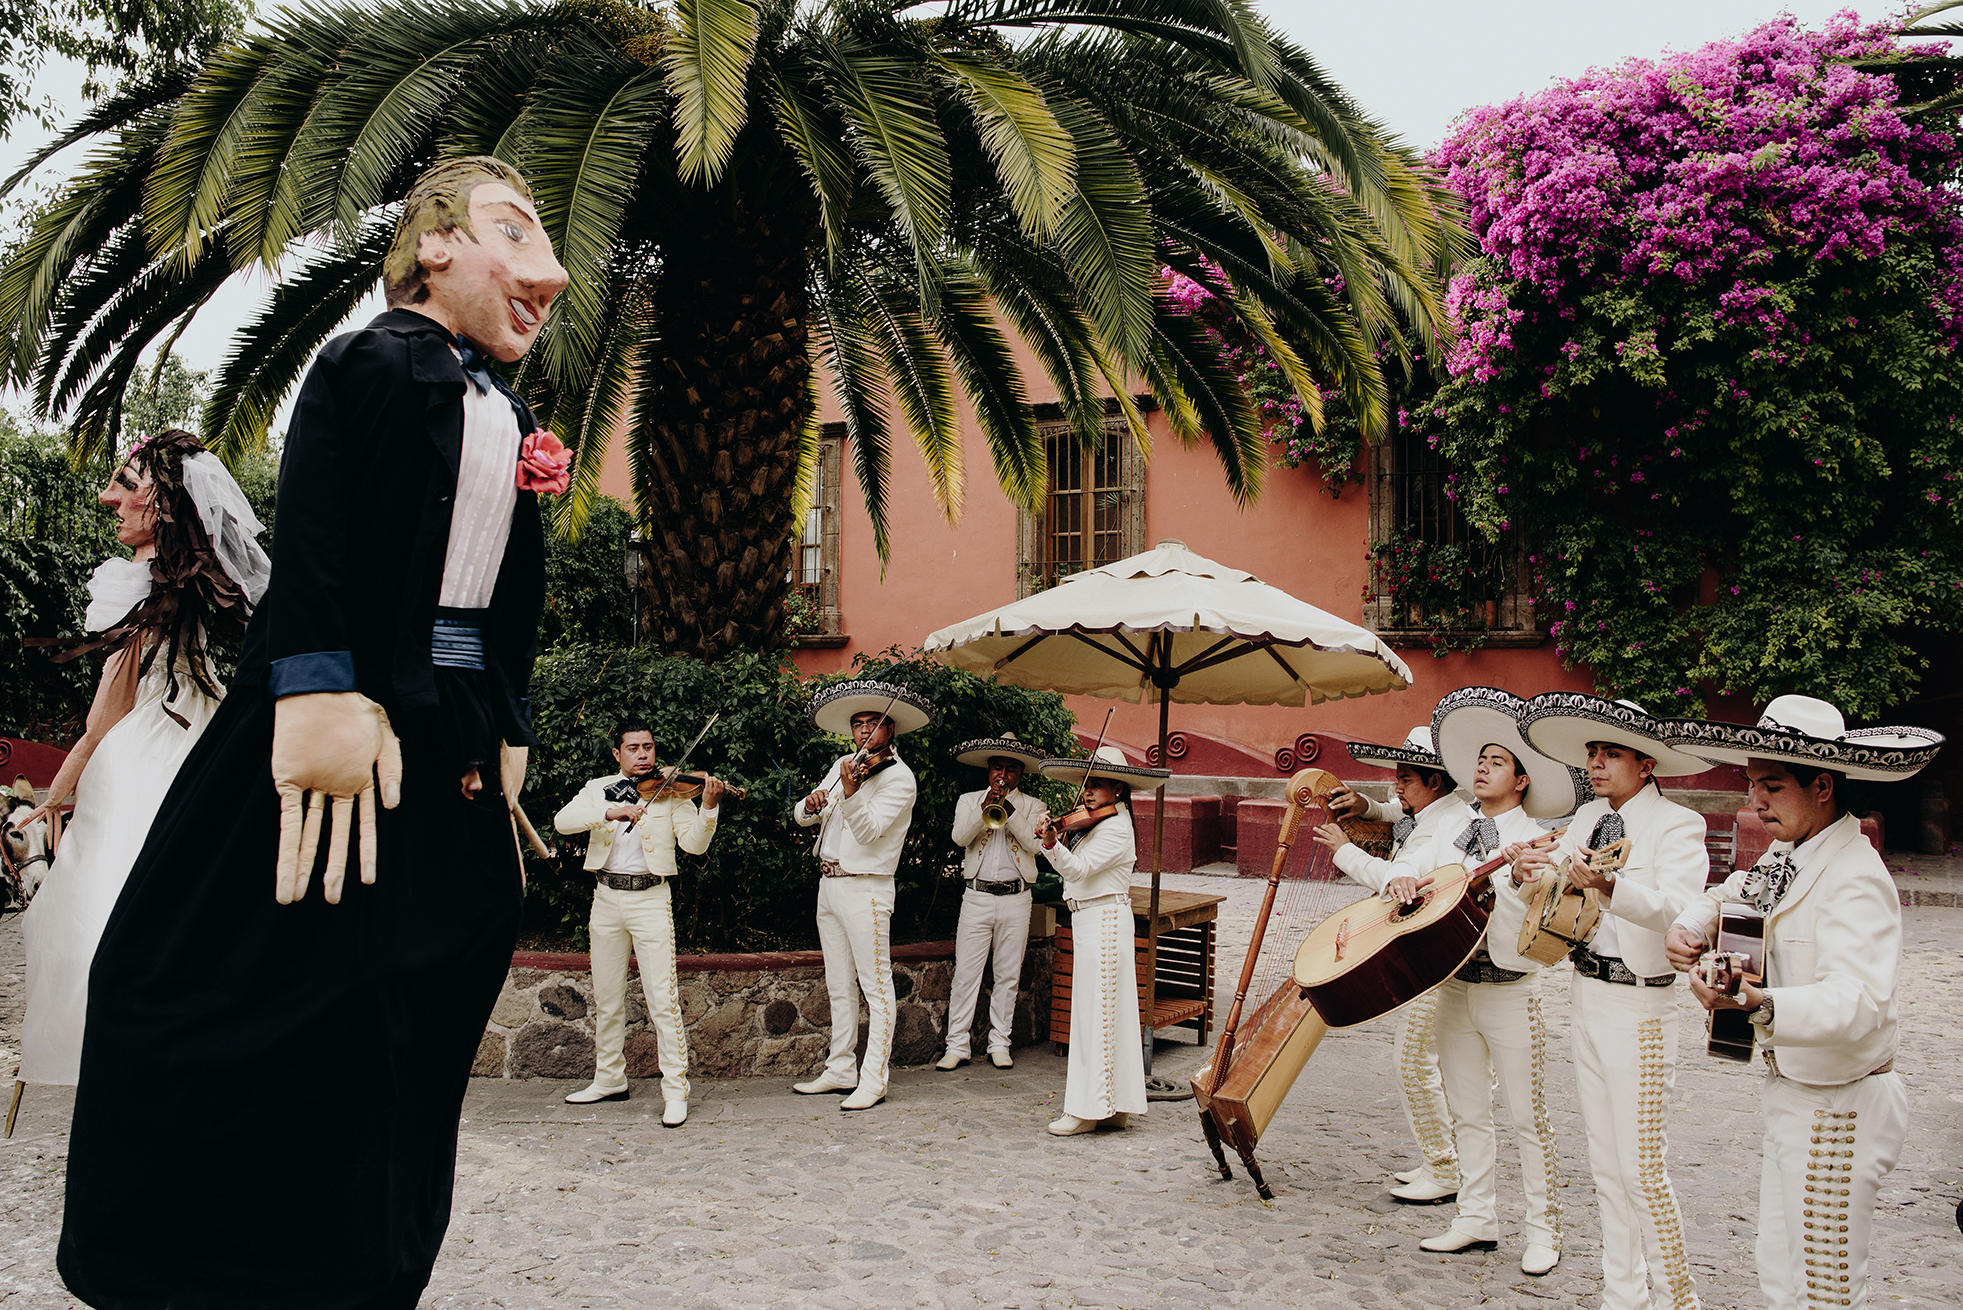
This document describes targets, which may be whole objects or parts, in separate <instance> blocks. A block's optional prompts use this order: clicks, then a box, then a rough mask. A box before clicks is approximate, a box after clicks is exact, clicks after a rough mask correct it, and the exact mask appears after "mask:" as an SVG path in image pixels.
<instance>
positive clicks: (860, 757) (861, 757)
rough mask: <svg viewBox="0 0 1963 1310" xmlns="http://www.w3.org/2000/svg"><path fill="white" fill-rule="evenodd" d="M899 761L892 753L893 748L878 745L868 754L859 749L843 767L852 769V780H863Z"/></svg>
mask: <svg viewBox="0 0 1963 1310" xmlns="http://www.w3.org/2000/svg"><path fill="white" fill-rule="evenodd" d="M899 762H900V757H899V756H897V755H895V754H894V753H893V748H892V747H891V746H890V745H889V746H882V747H880V748H879V749H878V750H876V751H874V752H873V753H872V754H870V755H868V754H866V752H864V751H860V752H859V753H858V754H857V755H854V756H853V757H852V762H851V763H850V764H848V765H846V766H845V767H846V768H848V769H851V770H852V778H853V781H854V782H864V781H865V780H866V779H867V778H870V777H872V775H873V774H875V773H878V772H879V771H880V770H881V769H890V768H892V767H893V766H894V765H895V764H898V763H899Z"/></svg>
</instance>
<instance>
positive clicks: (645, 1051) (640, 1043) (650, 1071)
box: [622, 1029, 661, 1078]
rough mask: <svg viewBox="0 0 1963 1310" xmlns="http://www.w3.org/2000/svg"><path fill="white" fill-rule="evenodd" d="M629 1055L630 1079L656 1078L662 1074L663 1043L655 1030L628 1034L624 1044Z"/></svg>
mask: <svg viewBox="0 0 1963 1310" xmlns="http://www.w3.org/2000/svg"><path fill="white" fill-rule="evenodd" d="M622 1046H623V1049H624V1050H625V1052H626V1055H627V1076H628V1077H629V1078H656V1077H659V1076H660V1074H661V1043H660V1042H659V1041H658V1040H657V1039H656V1038H655V1035H654V1032H653V1030H651V1029H650V1030H647V1031H644V1032H638V1033H629V1034H627V1040H626V1041H625V1042H624V1043H622Z"/></svg>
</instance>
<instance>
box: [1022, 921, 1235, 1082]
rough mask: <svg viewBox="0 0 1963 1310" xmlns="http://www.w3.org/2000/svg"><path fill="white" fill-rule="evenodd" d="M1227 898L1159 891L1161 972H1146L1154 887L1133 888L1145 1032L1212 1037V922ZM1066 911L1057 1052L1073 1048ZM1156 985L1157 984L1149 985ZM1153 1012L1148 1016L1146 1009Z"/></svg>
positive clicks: (1053, 1001) (1053, 1037)
mask: <svg viewBox="0 0 1963 1310" xmlns="http://www.w3.org/2000/svg"><path fill="white" fill-rule="evenodd" d="M1226 899H1227V898H1226V897H1225V896H1207V895H1204V894H1202V893H1199V892H1169V891H1161V892H1160V893H1159V924H1158V928H1159V949H1158V959H1157V963H1158V974H1157V977H1156V978H1154V977H1153V976H1152V975H1151V974H1150V973H1148V972H1147V968H1148V964H1147V962H1148V960H1150V959H1151V956H1152V952H1151V948H1150V942H1151V921H1150V917H1149V916H1150V912H1151V900H1152V889H1151V888H1149V887H1133V888H1132V889H1131V912H1132V949H1133V951H1134V953H1135V955H1136V958H1137V961H1138V1004H1139V1016H1138V1018H1139V1025H1140V1026H1141V1027H1143V1028H1146V1029H1152V1028H1175V1027H1184V1028H1189V1029H1191V1030H1193V1032H1194V1033H1195V1035H1196V1040H1197V1041H1198V1042H1199V1044H1200V1045H1201V1046H1205V1045H1206V1043H1207V1040H1208V1039H1209V1038H1210V1037H1212V1035H1213V955H1214V937H1213V930H1214V923H1215V921H1216V920H1218V919H1219V917H1220V905H1221V903H1222V902H1223V901H1225V900H1226ZM1068 913H1069V912H1068V911H1067V910H1060V911H1058V918H1057V929H1056V966H1055V972H1054V973H1053V975H1052V977H1051V980H1050V1041H1051V1043H1052V1044H1053V1047H1054V1049H1055V1050H1056V1052H1057V1053H1058V1054H1062V1053H1063V1051H1064V1050H1065V1049H1067V1048H1068V1047H1069V1045H1070V994H1071V980H1070V973H1071V966H1072V964H1073V963H1074V952H1073V948H1072V939H1071V935H1070V925H1069V923H1068V922H1067V921H1066V916H1067V915H1068ZM1154 983H1156V986H1153V985H1151V984H1154ZM1147 1005H1150V1006H1151V1007H1152V1012H1151V1013H1150V1014H1147V1013H1146V1011H1145V1007H1146V1006H1147Z"/></svg>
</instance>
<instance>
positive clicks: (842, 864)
mask: <svg viewBox="0 0 1963 1310" xmlns="http://www.w3.org/2000/svg"><path fill="white" fill-rule="evenodd" d="M807 717H808V718H809V719H810V721H811V723H812V724H814V725H815V726H816V727H818V728H820V729H822V730H823V731H825V732H829V733H832V734H834V735H836V736H840V737H844V736H850V737H851V739H852V741H853V743H854V744H855V745H856V746H857V747H858V749H857V750H856V751H854V752H853V753H852V754H850V755H842V756H840V757H839V758H838V760H837V762H836V763H834V764H833V765H832V767H831V769H830V771H828V772H827V773H826V774H825V777H824V780H823V781H822V782H820V783H819V785H818V786H817V787H816V788H815V789H814V790H813V791H812V792H811V794H810V795H809V796H806V797H804V798H803V799H802V800H799V801H797V802H795V803H793V804H792V806H791V817H792V818H793V819H794V820H795V821H796V822H797V824H798V826H799V827H803V828H809V827H811V826H813V825H814V824H815V825H818V872H819V874H820V875H821V876H820V878H819V880H818V944H819V945H820V946H821V947H822V948H823V949H824V953H825V990H826V991H827V992H828V993H829V994H830V997H831V1006H832V1044H831V1051H830V1053H829V1055H828V1056H827V1058H826V1061H825V1067H824V1068H823V1069H822V1070H821V1071H820V1072H819V1074H818V1076H817V1077H816V1078H812V1079H808V1080H807V1081H805V1082H801V1083H794V1084H792V1086H791V1090H792V1091H794V1092H796V1093H797V1094H798V1095H800V1096H817V1095H821V1094H823V1093H826V1092H844V1093H847V1095H846V1097H845V1099H844V1100H842V1101H840V1102H839V1106H838V1108H839V1109H841V1110H870V1109H872V1107H873V1106H875V1105H878V1104H879V1103H880V1102H881V1101H883V1100H885V1099H886V1061H887V1057H888V1055H889V1054H890V1053H891V1051H892V1047H893V1021H894V1017H895V1012H896V1011H897V1010H898V1008H899V1001H898V999H897V998H896V997H895V996H894V994H893V956H892V952H891V950H890V947H889V941H890V935H891V932H892V924H893V874H894V871H895V870H897V869H898V868H899V867H900V851H901V848H902V847H904V846H905V845H906V839H907V829H908V827H910V826H911V825H912V823H913V802H914V798H915V796H917V795H918V794H919V784H918V783H917V782H916V781H915V780H914V776H913V770H912V769H910V768H908V767H907V763H906V761H905V760H903V759H901V758H900V752H899V747H898V745H897V743H896V741H895V738H897V737H899V736H901V735H902V734H904V733H908V732H913V731H915V730H917V729H920V728H924V727H926V726H927V725H928V724H929V723H932V722H933V721H934V705H933V702H932V701H929V700H928V699H927V698H926V697H924V696H921V695H920V694H919V693H917V692H912V691H908V690H907V689H906V688H905V687H900V686H895V685H894V684H892V683H890V682H876V681H874V680H872V679H870V678H854V679H852V680H850V681H847V682H840V683H836V684H834V685H833V686H830V687H827V688H825V689H824V690H823V691H821V692H819V693H818V694H817V695H816V696H814V697H812V700H811V709H810V711H809V713H808V715H807ZM860 992H864V993H865V997H866V1008H867V1009H868V1011H870V1013H871V1018H872V1022H871V1023H870V1024H869V1025H868V1028H867V1032H866V1058H865V1060H864V1062H863V1063H861V1062H860V1061H859V1059H858V1058H857V1055H856V1051H857V1049H858V1045H859V993H860Z"/></svg>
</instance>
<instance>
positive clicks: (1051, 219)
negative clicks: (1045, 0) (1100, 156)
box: [934, 51, 1077, 237]
mask: <svg viewBox="0 0 1963 1310" xmlns="http://www.w3.org/2000/svg"><path fill="white" fill-rule="evenodd" d="M934 60H935V63H936V64H937V65H938V66H939V67H940V68H941V70H942V71H943V72H945V73H946V74H947V75H948V76H949V77H950V78H951V79H953V81H954V82H955V83H956V85H958V86H959V87H960V89H961V92H962V95H963V96H964V98H965V99H966V100H967V102H968V107H969V109H970V110H971V111H972V112H973V113H974V115H975V123H976V126H977V127H978V128H979V130H980V136H981V143H982V149H984V150H986V151H987V152H988V157H989V159H990V161H991V162H992V163H993V164H994V165H995V172H996V175H997V176H998V177H1000V178H1001V180H1002V188H1003V190H1004V191H1005V192H1006V193H1007V195H1008V198H1009V204H1010V207H1011V208H1012V209H1013V210H1014V211H1015V215H1016V220H1017V221H1018V222H1019V223H1021V224H1022V228H1023V230H1024V231H1025V232H1028V233H1030V234H1031V235H1033V236H1040V237H1047V236H1049V235H1050V234H1051V233H1052V232H1054V231H1055V230H1056V228H1057V225H1058V224H1059V223H1060V222H1061V221H1062V218H1063V208H1064V206H1065V205H1066V204H1068V203H1069V200H1070V194H1071V183H1072V180H1073V176H1074V174H1075V172H1076V164H1077V149H1076V142H1075V141H1073V140H1072V138H1071V136H1070V133H1068V132H1066V131H1064V130H1063V126H1062V125H1061V124H1060V123H1058V122H1057V120H1056V115H1054V114H1052V113H1051V112H1050V108H1049V105H1048V104H1047V103H1046V101H1045V99H1044V96H1043V93H1042V92H1041V91H1040V90H1038V89H1037V87H1036V86H1035V84H1034V83H1032V82H1030V81H1029V79H1028V78H1026V77H1024V76H1023V75H1022V74H1021V73H1019V72H1017V71H1016V70H1015V69H1013V68H1005V67H1003V66H1001V65H1000V64H991V63H987V62H984V61H983V60H980V59H975V58H970V57H967V56H965V55H960V54H953V53H948V52H945V51H936V52H934Z"/></svg>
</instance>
